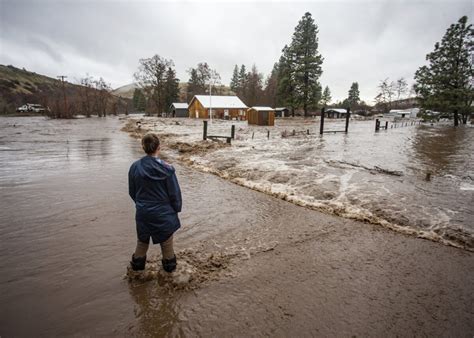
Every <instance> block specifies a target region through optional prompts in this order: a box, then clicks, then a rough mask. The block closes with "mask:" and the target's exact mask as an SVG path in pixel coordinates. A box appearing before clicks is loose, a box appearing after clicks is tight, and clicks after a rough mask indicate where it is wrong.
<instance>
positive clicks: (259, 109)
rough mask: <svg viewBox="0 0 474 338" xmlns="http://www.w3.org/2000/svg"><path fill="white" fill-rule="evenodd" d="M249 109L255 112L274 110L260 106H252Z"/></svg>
mask: <svg viewBox="0 0 474 338" xmlns="http://www.w3.org/2000/svg"><path fill="white" fill-rule="evenodd" d="M250 109H254V110H256V111H273V110H274V109H273V108H271V107H262V106H253V107H252V108H250Z"/></svg>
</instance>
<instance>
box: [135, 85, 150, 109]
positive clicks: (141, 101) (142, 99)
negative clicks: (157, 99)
mask: <svg viewBox="0 0 474 338" xmlns="http://www.w3.org/2000/svg"><path fill="white" fill-rule="evenodd" d="M138 93H139V94H138V101H137V106H136V107H135V108H136V109H137V110H138V111H139V112H144V111H145V110H146V107H147V103H148V102H147V100H146V96H145V94H143V92H142V91H141V90H139V92H138Z"/></svg>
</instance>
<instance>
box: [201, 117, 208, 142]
mask: <svg viewBox="0 0 474 338" xmlns="http://www.w3.org/2000/svg"><path fill="white" fill-rule="evenodd" d="M202 122H203V123H204V125H203V131H202V139H203V140H204V141H205V140H207V121H202Z"/></svg>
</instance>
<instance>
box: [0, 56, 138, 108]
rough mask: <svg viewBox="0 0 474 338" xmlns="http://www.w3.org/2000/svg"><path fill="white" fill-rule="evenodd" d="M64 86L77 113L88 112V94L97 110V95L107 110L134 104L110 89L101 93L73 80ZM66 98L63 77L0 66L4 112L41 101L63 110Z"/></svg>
mask: <svg viewBox="0 0 474 338" xmlns="http://www.w3.org/2000/svg"><path fill="white" fill-rule="evenodd" d="M64 88H65V93H66V97H67V102H68V106H69V110H70V111H71V112H73V114H83V113H84V112H83V107H84V106H85V103H84V99H83V97H84V94H88V101H90V102H88V103H87V106H88V107H90V109H93V107H92V105H93V102H92V101H93V98H97V97H98V96H99V95H100V96H101V98H102V99H104V98H105V99H106V100H107V103H106V104H107V110H115V111H116V110H117V107H118V106H121V107H122V109H125V108H124V107H125V106H124V105H129V103H130V102H129V101H130V100H127V99H126V98H125V97H124V99H125V100H122V99H119V98H117V97H115V96H114V95H111V94H109V93H107V92H105V94H103V93H100V94H99V91H97V90H95V89H93V88H86V87H84V86H81V85H77V84H72V83H69V82H65V84H64ZM85 91H88V93H85ZM81 95H83V96H81ZM104 95H105V97H104ZM63 97H64V96H63V85H62V83H61V81H60V80H58V79H53V78H51V77H48V76H45V75H41V74H38V73H35V72H30V71H28V70H26V69H24V68H23V69H20V68H16V67H14V66H11V65H9V66H5V65H0V114H9V113H14V112H15V110H16V108H17V107H19V106H21V105H24V104H26V103H38V104H41V105H42V106H44V107H49V108H50V109H51V110H58V109H62V107H63V102H64V101H63ZM92 113H95V112H92Z"/></svg>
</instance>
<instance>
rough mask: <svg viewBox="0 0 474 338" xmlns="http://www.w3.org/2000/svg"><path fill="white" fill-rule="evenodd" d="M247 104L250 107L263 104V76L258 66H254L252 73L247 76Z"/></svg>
mask: <svg viewBox="0 0 474 338" xmlns="http://www.w3.org/2000/svg"><path fill="white" fill-rule="evenodd" d="M246 78H247V83H246V96H245V103H246V104H247V105H248V106H255V105H258V104H261V102H262V96H263V84H262V74H260V73H259V72H258V70H257V66H255V65H253V66H252V71H251V72H249V73H248V74H247V77H246Z"/></svg>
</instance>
